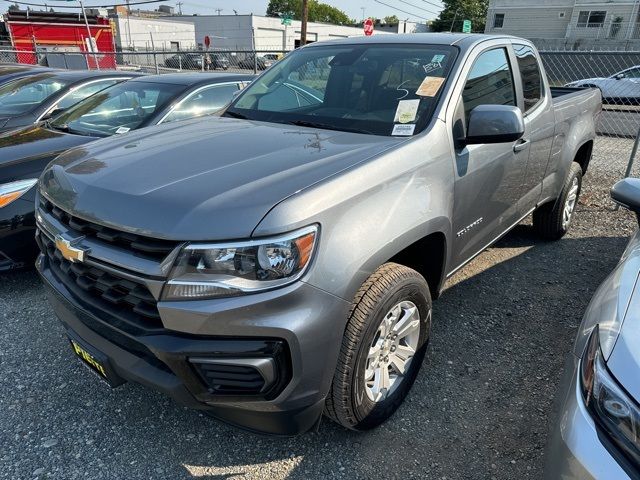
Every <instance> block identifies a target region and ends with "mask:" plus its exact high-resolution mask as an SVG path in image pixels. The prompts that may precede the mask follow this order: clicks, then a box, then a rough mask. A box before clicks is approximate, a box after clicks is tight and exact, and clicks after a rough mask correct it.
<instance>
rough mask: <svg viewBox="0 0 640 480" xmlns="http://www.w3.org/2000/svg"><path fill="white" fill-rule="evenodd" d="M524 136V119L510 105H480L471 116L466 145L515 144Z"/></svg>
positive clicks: (515, 108)
mask: <svg viewBox="0 0 640 480" xmlns="http://www.w3.org/2000/svg"><path fill="white" fill-rule="evenodd" d="M522 135H524V118H523V117H522V112H521V111H520V109H519V108H517V107H512V106H510V105H478V106H477V107H476V108H474V109H473V110H471V113H470V114H469V126H468V127H467V137H466V139H465V143H466V144H467V145H474V144H479V143H504V142H514V141H516V140H518V139H519V138H521V137H522Z"/></svg>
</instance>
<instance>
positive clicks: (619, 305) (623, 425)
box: [545, 178, 640, 480]
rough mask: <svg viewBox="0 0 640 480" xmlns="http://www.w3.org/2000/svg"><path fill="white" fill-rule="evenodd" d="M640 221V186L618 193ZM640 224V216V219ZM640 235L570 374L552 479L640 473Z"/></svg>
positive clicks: (584, 334) (605, 479) (619, 478)
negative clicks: (639, 275)
mask: <svg viewBox="0 0 640 480" xmlns="http://www.w3.org/2000/svg"><path fill="white" fill-rule="evenodd" d="M611 197H612V198H613V200H614V201H615V202H617V203H618V204H620V205H622V206H623V207H625V208H628V209H629V210H631V211H633V212H635V213H636V215H640V180H639V179H637V178H627V179H625V180H621V181H620V182H618V183H616V184H615V185H614V186H613V188H612V189H611ZM639 218H640V217H639ZM638 273H640V232H638V231H636V233H635V234H634V235H633V236H632V237H631V239H630V241H629V243H628V245H627V248H626V249H625V251H624V253H623V254H622V258H621V259H620V262H619V263H618V265H616V267H615V269H614V270H613V272H611V273H610V274H609V276H608V277H607V278H606V279H605V280H604V282H603V283H602V284H601V285H600V287H599V288H598V290H597V291H596V293H595V295H594V296H593V298H592V299H591V302H590V303H589V306H588V307H587V311H586V312H585V315H584V317H583V319H582V324H581V325H580V328H579V329H578V337H577V339H576V342H575V346H574V349H573V351H572V352H571V354H570V355H569V358H568V360H567V365H566V368H565V375H564V376H563V381H562V383H561V385H560V392H559V393H558V398H559V400H561V402H560V405H561V406H560V409H559V412H558V417H557V418H556V420H555V422H554V431H553V435H552V437H551V441H550V442H549V444H548V447H547V458H546V468H545V478H548V479H549V480H551V479H554V480H555V479H558V478H562V479H566V480H572V479H576V480H577V479H580V480H587V479H594V480H609V479H614V478H615V479H616V480H623V479H633V478H638V472H639V471H640V438H639V435H640V335H639V333H640V330H639V329H640V285H639V284H638V283H637V280H638Z"/></svg>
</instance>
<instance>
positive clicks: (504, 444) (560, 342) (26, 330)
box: [0, 141, 635, 480]
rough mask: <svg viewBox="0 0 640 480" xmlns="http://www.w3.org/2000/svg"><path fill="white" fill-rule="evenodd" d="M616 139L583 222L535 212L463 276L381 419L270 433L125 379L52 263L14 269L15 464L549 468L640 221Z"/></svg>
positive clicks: (223, 469)
mask: <svg viewBox="0 0 640 480" xmlns="http://www.w3.org/2000/svg"><path fill="white" fill-rule="evenodd" d="M618 142H625V141H618ZM626 142H627V143H620V144H619V145H620V151H623V150H624V151H627V150H628V149H629V147H630V145H628V143H630V142H629V141H626ZM605 144H606V145H607V149H598V148H597V149H596V154H595V158H594V160H593V161H592V165H591V171H590V172H589V174H588V175H587V177H586V179H585V185H584V188H583V195H582V198H581V202H580V204H579V206H578V209H577V213H576V218H575V224H574V225H573V229H572V231H571V232H570V234H569V235H568V236H567V237H565V238H564V239H562V240H561V241H558V242H550V243H547V242H542V241H540V240H539V239H538V238H537V237H536V236H535V235H534V233H533V232H532V230H531V227H530V225H529V220H527V221H525V222H523V224H522V225H521V226H519V227H517V228H516V229H515V230H514V231H513V232H512V233H510V234H509V235H507V236H506V237H505V238H504V239H503V240H501V241H500V242H499V243H498V244H497V245H495V246H494V247H492V248H490V249H489V250H487V251H486V252H484V253H483V254H481V255H480V256H479V257H478V258H477V259H476V260H474V261H473V262H472V263H470V264H469V265H468V266H467V267H465V268H464V269H462V270H461V271H460V272H459V273H457V274H456V275H455V276H454V277H453V278H452V279H451V280H450V281H449V282H448V284H447V288H446V291H445V292H444V294H443V295H442V297H441V298H440V299H439V300H438V301H437V302H436V303H435V313H434V326H433V332H432V339H431V344H430V347H429V350H428V353H427V357H426V359H425V361H424V366H423V368H422V371H421V373H420V374H419V376H418V379H417V381H416V384H415V386H414V388H413V390H412V392H411V394H410V395H409V397H408V399H407V401H406V402H405V404H404V405H403V406H402V407H401V408H400V409H399V410H398V412H397V413H396V414H395V415H394V416H393V417H392V419H391V420H390V421H388V422H387V423H385V424H384V425H382V426H381V427H380V428H378V429H377V430H374V431H371V432H366V433H356V432H350V431H346V430H344V429H342V428H340V427H338V426H337V425H334V424H333V423H331V422H330V421H328V420H325V421H323V422H322V424H321V425H320V428H319V430H318V431H317V432H312V433H308V434H305V435H302V436H300V437H296V438H288V439H282V438H270V437H262V436H257V435H253V434H249V433H245V432H242V431H239V430H237V429H235V428H232V427H229V426H226V425H223V424H221V423H219V422H217V421H215V420H212V419H210V418H208V417H205V416H203V415H202V414H200V413H198V412H195V411H190V410H186V409H184V408H181V407H178V406H176V405H175V404H174V403H173V402H171V401H170V400H168V399H166V398H164V397H163V396H162V395H160V394H157V393H155V392H151V391H149V390H147V389H145V388H143V387H141V386H139V385H134V384H126V385H124V386H122V387H120V388H118V389H114V390H111V389H109V388H108V387H105V385H104V384H102V383H101V382H100V381H99V380H98V379H97V378H95V377H94V376H93V375H91V374H89V372H87V371H86V369H85V368H84V367H83V366H82V365H80V363H79V361H78V360H77V359H76V358H75V357H74V355H73V354H72V352H71V349H70V347H69V343H68V341H67V339H66V338H65V335H64V333H63V330H62V328H61V326H60V325H59V323H58V322H57V320H56V318H55V316H54V314H53V312H52V311H51V308H50V307H49V305H48V304H47V302H46V299H45V297H44V292H43V289H42V287H41V286H40V283H39V280H38V278H37V276H36V274H35V273H34V272H33V271H31V272H23V273H17V274H10V275H3V276H0V412H1V413H0V478H1V479H12V480H13V479H34V478H39V479H44V478H55V479H64V480H67V479H85V478H90V479H128V480H134V479H183V478H185V479H189V478H202V479H283V478H292V479H317V478H349V479H351V478H358V479H360V478H361V479H377V478H381V479H392V478H403V479H410V478H421V479H505V480H506V479H509V480H511V479H528V478H531V479H538V478H540V477H541V472H542V466H543V454H544V446H545V443H546V439H547V431H548V429H549V427H550V425H551V423H552V422H553V421H555V420H554V418H553V416H552V404H553V400H554V396H555V392H556V387H557V382H558V379H559V378H560V373H561V369H562V365H563V361H564V356H565V355H566V354H567V353H568V352H569V351H570V349H571V346H572V342H573V338H574V335H575V333H576V328H577V326H578V324H579V322H580V318H581V316H582V313H583V312H584V310H585V308H586V305H587V303H588V301H589V299H590V297H591V296H592V294H593V292H594V290H595V289H596V287H597V286H598V284H599V283H600V282H601V281H602V280H603V278H604V277H605V276H606V275H607V274H608V272H609V271H610V270H611V269H612V268H613V266H614V265H615V264H616V262H617V260H618V257H619V255H620V254H621V252H622V251H623V248H624V246H625V244H626V242H627V237H628V236H629V235H630V234H631V233H632V231H633V230H634V229H635V220H634V217H633V216H632V215H631V214H629V213H628V212H626V211H624V210H619V211H614V210H613V205H612V204H611V202H610V201H609V200H608V198H607V191H608V189H609V188H610V186H611V185H612V184H613V182H614V181H615V180H616V179H618V178H620V176H621V174H622V172H623V171H624V167H625V165H626V156H625V155H623V154H618V155H614V154H613V153H612V151H613V150H611V148H613V147H611V145H612V144H611V143H610V141H608V142H607V143H603V145H605ZM616 145H618V144H616Z"/></svg>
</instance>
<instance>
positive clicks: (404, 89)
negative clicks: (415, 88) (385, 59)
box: [396, 80, 410, 100]
mask: <svg viewBox="0 0 640 480" xmlns="http://www.w3.org/2000/svg"><path fill="white" fill-rule="evenodd" d="M409 81H410V80H405V81H404V82H402V83H401V84H400V85H398V87H397V88H396V90H397V91H398V92H404V95H402V96H401V97H398V98H396V100H402V99H403V98H404V97H406V96H407V95H409V90H407V89H406V88H402V86H403V85H404V84H405V83H407V82H409Z"/></svg>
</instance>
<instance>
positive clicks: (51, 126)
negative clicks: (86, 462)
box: [44, 120, 69, 133]
mask: <svg viewBox="0 0 640 480" xmlns="http://www.w3.org/2000/svg"><path fill="white" fill-rule="evenodd" d="M44 128H49V129H51V130H59V131H61V132H65V133H69V126H68V125H67V124H66V123H63V124H62V125H58V124H56V125H54V124H53V123H51V120H45V122H44Z"/></svg>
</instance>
